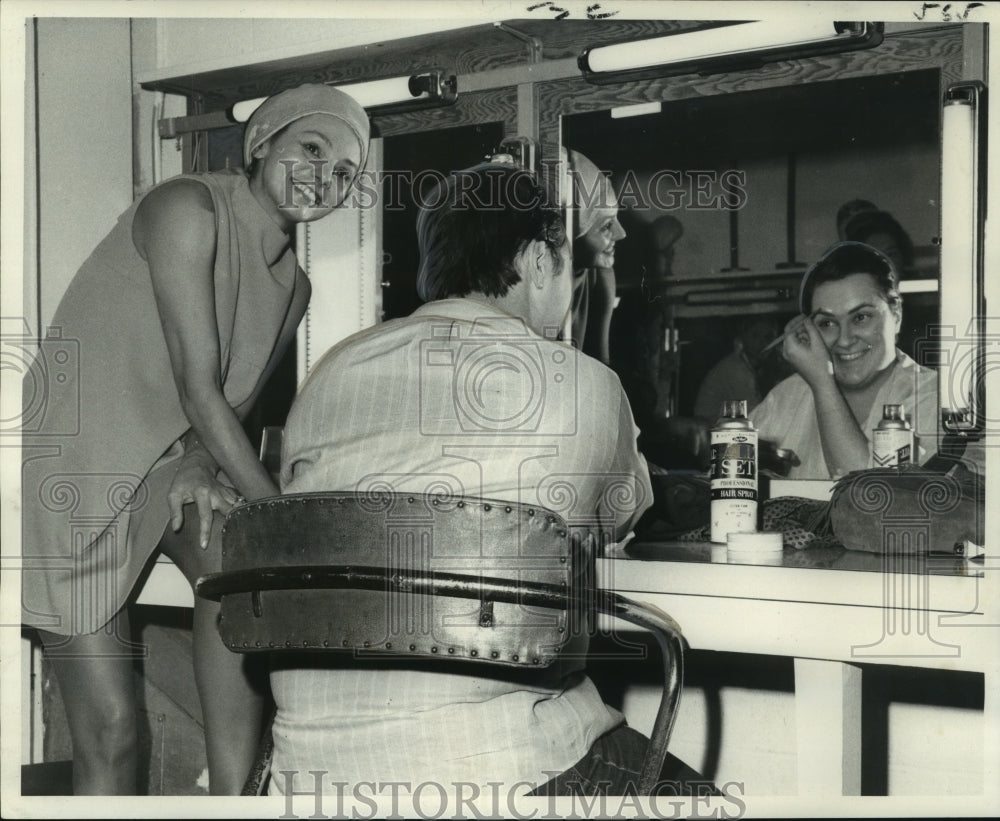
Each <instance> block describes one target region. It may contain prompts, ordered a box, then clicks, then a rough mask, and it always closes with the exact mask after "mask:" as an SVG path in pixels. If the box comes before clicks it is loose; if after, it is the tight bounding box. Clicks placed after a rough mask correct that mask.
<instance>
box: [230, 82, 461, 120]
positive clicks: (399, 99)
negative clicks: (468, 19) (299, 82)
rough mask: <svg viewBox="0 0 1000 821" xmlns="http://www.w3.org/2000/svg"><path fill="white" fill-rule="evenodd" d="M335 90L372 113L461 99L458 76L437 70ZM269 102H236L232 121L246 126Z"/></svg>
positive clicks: (261, 99)
mask: <svg viewBox="0 0 1000 821" xmlns="http://www.w3.org/2000/svg"><path fill="white" fill-rule="evenodd" d="M334 88H338V89H340V90H341V91H343V92H345V93H347V94H350V95H351V96H352V97H353V98H354V99H355V100H357V101H358V102H359V103H361V105H362V106H364V107H365V109H366V110H367V111H368V113H369V114H378V113H379V112H380V111H382V112H386V111H392V112H397V111H411V110H414V109H418V108H427V107H430V106H435V105H451V104H452V103H454V102H455V100H456V98H457V97H458V87H457V81H456V79H455V75H453V74H452V75H445V74H444V73H443V72H441V71H437V70H435V71H429V72H426V73H424V74H414V75H413V76H412V77H390V78H388V79H385V80H371V81H369V82H366V83H351V84H349V85H338V86H334ZM266 99H267V97H258V98H257V99H255V100H243V101H241V102H239V103H236V104H235V105H234V106H233V107H232V109H231V116H232V119H233V120H234V121H235V122H238V123H245V122H246V121H247V120H249V119H250V115H251V114H253V113H254V112H255V111H256V110H257V109H258V108H259V107H260V106H261V105H262V104H263V103H264V101H265V100H266Z"/></svg>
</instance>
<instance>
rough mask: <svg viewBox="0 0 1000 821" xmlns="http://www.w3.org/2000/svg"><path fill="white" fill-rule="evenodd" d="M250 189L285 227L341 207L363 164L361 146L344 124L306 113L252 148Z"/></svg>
mask: <svg viewBox="0 0 1000 821" xmlns="http://www.w3.org/2000/svg"><path fill="white" fill-rule="evenodd" d="M254 160H255V162H254V168H253V172H252V176H251V183H250V185H251V190H253V191H254V195H255V196H256V197H257V200H258V201H259V202H260V203H261V204H262V205H263V206H264V208H265V210H267V211H269V212H271V214H272V216H273V217H274V219H275V221H277V222H278V223H279V224H280V225H282V226H283V227H285V228H290V227H291V226H293V225H295V224H296V223H299V222H312V221H314V220H318V219H320V218H321V217H325V216H326V215H327V214H329V213H330V212H331V211H332V210H333V209H334V208H336V207H337V206H338V205H340V204H341V203H342V202H343V200H344V197H345V196H346V195H347V192H348V191H349V190H350V187H351V184H352V183H353V182H354V178H355V177H356V176H357V173H358V170H359V167H360V164H361V146H360V144H359V143H358V138H357V137H356V136H355V134H354V132H353V131H351V129H350V128H349V127H348V126H347V124H346V123H344V122H343V121H342V120H338V119H337V118H336V117H331V116H330V115H329V114H310V115H309V116H307V117H302V118H300V119H298V120H295V121H294V122H293V123H291V124H290V125H289V126H287V127H286V128H284V129H282V130H281V131H279V132H278V133H277V134H276V135H275V136H274V137H272V138H271V139H270V140H268V141H267V142H266V143H264V144H263V145H260V146H258V147H257V148H256V149H255V150H254Z"/></svg>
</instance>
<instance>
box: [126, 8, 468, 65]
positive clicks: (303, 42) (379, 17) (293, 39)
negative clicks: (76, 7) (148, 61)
mask: <svg viewBox="0 0 1000 821" xmlns="http://www.w3.org/2000/svg"><path fill="white" fill-rule="evenodd" d="M350 9H351V11H353V12H354V13H356V12H357V9H358V6H357V5H355V4H352V5H351V6H350ZM323 11H324V13H327V14H330V15H336V14H337V9H336V6H335V5H334V4H324V7H323ZM366 11H369V12H370V16H368V17H366V18H363V19H359V18H343V19H307V18H299V19H262V18H246V17H244V18H231V19H212V18H203V19H202V18H198V19H192V18H174V19H157V20H146V21H139V20H137V21H136V23H137V24H142V25H149V26H153V27H155V29H156V42H157V57H156V63H155V65H152V66H149V67H148V68H147V71H145V72H144V73H143V74H142V75H140V77H139V79H140V80H150V79H157V78H163V77H173V76H178V75H183V74H191V73H193V72H199V71H212V70H216V69H220V68H230V67H232V66H240V65H248V64H250V63H263V62H267V61H269V60H279V59H282V58H285V57H297V56H301V55H303V54H310V53H317V52H323V51H332V50H334V49H342V48H349V47H351V46H359V45H367V44H369V43H377V42H384V41H386V40H394V39H398V38H400V37H415V36H417V35H419V34H426V33H428V32H435V31H447V30H449V29H453V28H459V27H462V26H468V25H472V24H474V23H480V24H481V23H482V22H483V21H482V20H476V19H473V18H470V17H468V16H467V15H468V10H467V9H466V10H465V14H466V16H465V17H464V18H463V16H462V15H461V13H460V12H461V11H462V10H455V11H456V12H459V13H456V14H451V15H450V16H449V18H448V19H435V18H427V19H413V18H410V19H398V17H397V18H395V19H394V18H393V17H391V16H389V15H391V14H392V13H393V10H392V8H391V7H386V6H385V5H384V4H383V6H382V7H381V8H380V7H379V6H378V5H375V4H369V5H368V6H367V8H366ZM292 12H294V9H292ZM410 13H411V14H412V13H413V9H412V7H411V9H410Z"/></svg>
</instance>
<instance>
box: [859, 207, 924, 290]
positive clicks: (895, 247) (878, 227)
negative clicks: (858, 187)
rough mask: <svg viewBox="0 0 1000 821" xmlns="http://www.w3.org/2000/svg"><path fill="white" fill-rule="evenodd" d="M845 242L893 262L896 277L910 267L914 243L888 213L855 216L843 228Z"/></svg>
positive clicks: (863, 213)
mask: <svg viewBox="0 0 1000 821" xmlns="http://www.w3.org/2000/svg"><path fill="white" fill-rule="evenodd" d="M844 239H848V240H854V241H855V242H863V243H864V244H865V245H870V246H871V247H872V248H876V249H878V250H879V251H881V252H882V253H883V254H885V255H886V256H887V257H889V259H890V260H892V264H893V266H894V267H895V268H896V272H897V273H898V274H903V273H904V272H905V271H908V270H909V269H910V268H911V267H912V266H913V253H914V251H913V240H912V239H910V235H909V234H908V233H906V229H905V228H903V226H902V225H900V224H899V222H897V220H896V218H895V217H893V216H892V214H890V213H888V212H887V211H875V210H866V211H859V212H857V213H856V214H854V215H853V216H852V217H851V218H850V219H849V220H848V221H847V223H846V224H845V225H844Z"/></svg>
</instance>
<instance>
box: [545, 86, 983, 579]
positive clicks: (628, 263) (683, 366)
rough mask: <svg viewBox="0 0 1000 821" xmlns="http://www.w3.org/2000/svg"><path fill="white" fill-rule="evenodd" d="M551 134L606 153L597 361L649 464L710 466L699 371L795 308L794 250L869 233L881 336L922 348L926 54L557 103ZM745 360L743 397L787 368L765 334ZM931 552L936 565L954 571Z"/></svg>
mask: <svg viewBox="0 0 1000 821" xmlns="http://www.w3.org/2000/svg"><path fill="white" fill-rule="evenodd" d="M678 82H683V79H679V80H678ZM651 108H652V109H655V110H652V111H651V110H650V109H651ZM562 144H563V145H564V147H566V148H571V149H575V150H576V151H579V152H581V153H583V154H585V155H586V156H588V157H589V158H590V159H591V160H592V161H593V162H594V163H595V164H596V165H597V166H598V167H599V168H601V169H603V170H606V171H609V172H610V173H611V177H612V181H613V184H614V187H615V190H616V192H617V193H618V195H619V203H620V206H621V211H620V214H619V218H620V221H621V223H622V225H623V227H624V229H625V231H626V232H627V236H626V237H625V238H624V239H621V240H619V241H618V245H617V250H616V255H615V266H614V267H615V279H616V294H617V306H616V308H615V311H614V312H613V314H612V323H611V342H610V345H611V365H612V367H613V368H614V369H615V370H616V371H617V372H618V374H619V376H620V378H621V379H622V383H623V385H624V386H625V389H626V391H627V392H628V394H629V398H630V402H631V403H632V406H633V413H634V415H635V418H636V422H637V424H638V425H639V427H640V428H641V429H642V431H643V435H642V438H641V439H640V444H641V447H642V450H643V451H644V453H645V455H646V456H647V458H648V459H649V460H650V462H651V463H653V465H654V469H653V473H654V482H656V481H657V478H658V477H657V476H656V475H655V474H656V473H661V474H662V473H663V471H656V470H655V467H656V466H658V467H661V468H664V469H665V470H666V472H668V473H670V474H673V475H674V476H675V477H676V476H677V475H678V474H681V475H682V474H683V473H685V472H686V471H695V472H704V470H705V469H706V468H707V467H708V454H707V452H706V451H707V447H705V446H706V445H707V441H706V437H705V431H706V428H707V426H708V425H710V424H711V421H712V420H714V417H715V416H716V415H717V408H718V406H719V405H718V403H717V402H716V403H714V404H713V403H711V402H710V403H709V405H708V407H707V408H706V407H705V405H704V403H702V402H701V401H700V393H701V389H702V387H703V382H704V381H705V377H706V375H707V374H708V373H709V371H710V370H711V369H712V368H713V367H714V366H716V365H717V364H718V363H719V362H720V361H721V360H723V359H724V358H726V357H730V356H735V355H736V354H734V351H735V350H736V349H735V345H736V340H737V338H738V337H740V335H741V334H742V337H741V344H744V345H746V346H751V345H753V346H755V347H756V349H759V348H760V347H761V346H763V345H765V344H766V343H767V342H770V341H771V340H773V339H775V338H776V337H777V336H778V335H780V334H781V332H782V328H783V326H784V324H785V323H786V322H787V320H788V319H790V318H791V317H792V316H794V315H796V314H797V313H798V307H797V305H798V291H799V284H800V281H801V278H802V274H803V273H804V271H805V270H806V268H807V266H808V264H810V263H812V262H813V261H815V260H816V259H817V258H818V257H819V256H821V254H822V253H823V251H824V250H825V249H826V248H828V247H829V246H830V245H831V244H833V243H834V242H836V241H838V240H839V239H845V238H846V239H857V240H862V241H867V242H869V244H872V245H875V246H876V247H879V248H880V249H881V250H883V251H885V252H886V253H887V254H888V255H890V256H893V257H894V258H895V261H896V262H897V265H898V267H899V269H900V273H901V281H900V291H901V293H902V299H903V320H902V325H901V328H900V333H899V336H898V340H897V345H898V347H899V348H900V349H902V351H903V352H904V353H906V354H908V355H909V356H911V357H912V358H913V359H915V360H916V361H917V362H918V363H920V364H923V365H927V366H933V365H934V364H935V363H936V360H935V355H936V348H935V344H934V341H933V340H934V338H935V334H936V329H935V325H936V324H937V323H939V321H940V320H939V302H940V300H939V280H940V276H939V273H940V272H939V251H938V242H939V239H938V237H939V233H940V220H941V213H940V204H939V201H940V196H941V193H940V192H941V170H940V169H941V74H940V72H939V71H938V70H937V69H927V70H919V71H909V72H903V73H897V74H886V75H881V76H871V77H861V78H852V79H843V80H833V81H829V82H819V83H811V84H802V85H797V86H791V87H786V88H777V89H765V90H754V91H747V92H739V93H729V94H719V95H715V96H707V97H697V98H692V99H684V100H678V101H664V102H662V103H653V104H643V105H635V106H626V107H623V108H622V109H618V110H610V111H607V110H606V111H599V112H594V113H584V114H575V115H569V116H565V117H563V119H562ZM859 200H860V201H865V202H867V203H869V204H870V206H869V207H871V206H873V207H874V209H875V210H876V211H877V212H882V213H881V214H880V215H879V216H878V218H875V216H874V212H871V213H869V214H868V216H864V215H859V216H856V217H855V218H854V220H853V221H851V223H850V224H849V226H848V233H847V235H846V236H845V235H844V233H843V229H842V228H841V226H839V225H838V212H840V211H841V210H842V208H843V207H844V206H845V205H848V204H850V203H852V201H853V202H854V204H853V205H852V207H851V210H855V209H857V210H860V208H861V206H860V205H859V204H858V203H857V202H856V201H859ZM890 217H891V221H892V222H894V223H895V224H897V225H898V226H900V227H901V228H902V229H903V232H902V233H901V234H900V235H899V236H897V235H895V234H894V233H893V231H894V230H895V229H894V228H892V230H890V228H891V223H890ZM866 223H869V224H868V225H867V227H866V228H864V229H862V228H859V226H864V225H865V224H866ZM861 230H867V231H868V234H867V235H865V236H859V235H858V233H857V232H858V231H861ZM851 231H853V232H855V233H854V234H852V233H850V232H851ZM970 287H972V286H971V284H970ZM657 320H659V322H660V323H661V325H660V326H659V327H656V322H657ZM754 370H755V372H754V373H753V375H752V379H753V380H754V381H755V382H756V388H757V391H758V393H757V396H755V397H753V396H745V397H744V396H743V395H738V396H727V397H726V398H747V399H748V400H751V401H750V402H749V404H750V405H751V406H752V405H753V404H754V401H759V400H760V398H761V397H763V396H765V395H766V394H767V392H768V390H769V389H770V388H772V387H773V386H774V385H775V384H777V383H778V382H779V381H780V380H782V379H783V378H785V377H786V376H788V375H790V374H791V373H792V371H791V369H790V367H789V366H788V365H787V363H785V362H784V360H783V359H782V357H781V355H780V346H778V347H775V348H773V349H772V350H771V351H770V352H769V353H768V354H765V355H763V356H760V357H759V359H758V361H757V362H756V367H755V369H754ZM733 384H734V383H733V382H732V381H730V382H728V383H727V384H726V385H725V386H724V387H723V388H722V390H723V391H731V390H732V389H733V388H732V385H733ZM698 418H700V422H701V426H700V427H699V426H698V424H697V423H696V419H698ZM688 423H691V424H688ZM651 429H653V430H655V431H657V432H656V434H655V436H650V435H649V431H650V430H651ZM699 437H700V438H699ZM698 448H705V450H702V451H698V450H697V449H698ZM693 451H694V452H693ZM659 478H660V479H662V478H663V477H662V476H660V477H659ZM661 491H662V488H661ZM651 538H654V539H655V538H656V537H655V536H654V537H651ZM667 538H669V537H667ZM641 540H642V537H640V539H639V541H641ZM787 552H788V551H787V550H786V553H787ZM796 552H797V551H796ZM682 554H684V551H683V550H680V552H679V554H678V555H682ZM817 555H818V554H817ZM822 559H823V561H825V562H827V563H829V562H830V561H832V559H831V558H830V557H829V556H825V557H822ZM869 559H870V561H867V562H864V561H861V562H859V561H854V562H853V563H852V562H850V561H848V562H846V563H845V562H842V561H841V562H840V564H841V565H842V566H843V567H845V569H858V570H872V569H875V570H877V569H880V567H881V565H880V563H879V558H878V557H877V556H872V557H869ZM699 560H701V561H709V557H708V556H707V554H706V555H705V556H702V557H701V558H700V559H699ZM784 563H785V564H786V565H787V564H788V561H787V559H786V560H785V562H784ZM822 563H823V562H822V561H821V562H820V564H822ZM945 564H946V567H945V568H944V569H943V571H941V572H946V573H949V572H953V568H952V565H951V564H950V563H947V562H946V563H945ZM798 566H801V565H798ZM827 566H829V565H827Z"/></svg>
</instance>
